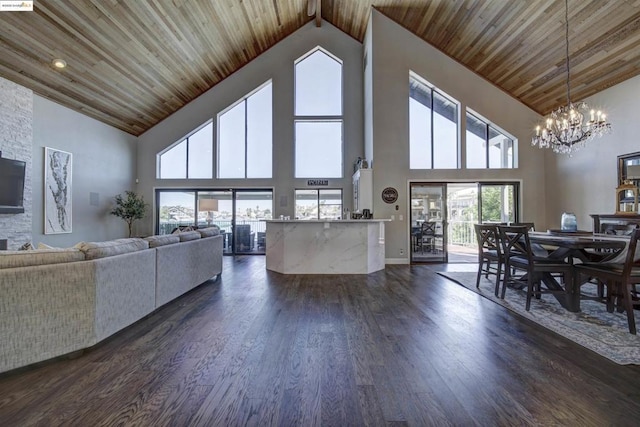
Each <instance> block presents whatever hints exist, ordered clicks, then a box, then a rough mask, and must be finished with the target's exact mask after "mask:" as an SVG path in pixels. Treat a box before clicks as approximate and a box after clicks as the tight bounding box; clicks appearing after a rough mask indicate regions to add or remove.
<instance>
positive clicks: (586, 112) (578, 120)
mask: <svg viewBox="0 0 640 427" xmlns="http://www.w3.org/2000/svg"><path fill="white" fill-rule="evenodd" d="M564 18H565V29H564V30H565V32H564V35H565V55H566V69H567V105H565V106H561V107H558V108H557V109H555V110H553V111H552V112H551V113H550V114H549V116H547V117H546V118H545V122H544V124H543V126H537V127H536V134H535V135H534V136H533V138H531V144H532V145H537V146H539V147H540V148H551V149H552V150H553V151H554V152H555V153H564V154H569V155H571V154H572V153H573V152H574V151H575V150H577V149H579V148H581V147H583V146H584V145H585V144H586V142H587V141H590V140H591V139H593V138H595V137H596V136H602V135H604V134H606V133H609V132H611V124H609V123H608V122H607V116H606V114H603V113H602V111H597V112H596V111H595V110H590V109H589V106H588V105H587V104H586V103H585V102H578V103H576V104H574V103H572V102H571V61H570V56H569V0H565V1H564ZM585 119H586V121H585Z"/></svg>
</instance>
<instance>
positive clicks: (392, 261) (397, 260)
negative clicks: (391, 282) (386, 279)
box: [384, 258, 409, 264]
mask: <svg viewBox="0 0 640 427" xmlns="http://www.w3.org/2000/svg"><path fill="white" fill-rule="evenodd" d="M384 263H385V264H409V258H385V260H384Z"/></svg>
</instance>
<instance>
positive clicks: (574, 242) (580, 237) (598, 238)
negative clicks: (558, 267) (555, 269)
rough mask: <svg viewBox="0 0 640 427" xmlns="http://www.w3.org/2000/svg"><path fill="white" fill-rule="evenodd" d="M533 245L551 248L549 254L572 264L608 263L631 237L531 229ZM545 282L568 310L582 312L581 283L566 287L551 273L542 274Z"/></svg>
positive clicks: (568, 284)
mask: <svg viewBox="0 0 640 427" xmlns="http://www.w3.org/2000/svg"><path fill="white" fill-rule="evenodd" d="M529 240H530V242H531V243H532V244H536V245H539V246H541V247H542V248H544V249H547V251H548V255H547V256H548V257H549V258H552V259H558V260H564V261H566V262H568V263H570V264H574V263H577V262H607V261H610V260H612V259H614V258H615V257H616V256H617V255H619V254H620V253H621V252H622V251H623V250H624V249H625V247H626V246H627V244H628V243H629V237H628V236H616V235H608V234H598V233H591V232H586V231H585V232H580V231H578V232H564V231H551V230H549V231H547V232H538V231H531V232H529ZM542 281H543V282H544V283H545V285H546V286H547V287H548V288H549V289H552V290H556V291H562V290H564V292H558V293H554V294H553V295H554V296H556V298H557V299H558V302H559V303H560V304H561V305H562V306H563V307H564V308H566V309H567V310H569V311H572V312H578V311H580V286H579V284H578V283H574V281H572V282H571V283H565V284H564V286H562V285H561V284H560V283H559V282H558V281H557V280H556V278H555V277H554V276H552V275H551V274H550V273H545V274H543V275H542Z"/></svg>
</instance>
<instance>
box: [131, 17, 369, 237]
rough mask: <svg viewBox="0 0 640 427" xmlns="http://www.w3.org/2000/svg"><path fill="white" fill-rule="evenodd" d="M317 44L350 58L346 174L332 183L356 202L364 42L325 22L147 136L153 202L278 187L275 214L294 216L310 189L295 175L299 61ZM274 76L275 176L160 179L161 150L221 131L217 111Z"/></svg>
mask: <svg viewBox="0 0 640 427" xmlns="http://www.w3.org/2000/svg"><path fill="white" fill-rule="evenodd" d="M316 46H322V47H323V48H325V49H326V50H328V51H329V52H331V53H332V54H334V55H335V56H337V57H338V58H340V59H341V60H343V61H344V62H343V84H344V143H345V150H344V178H342V179H330V180H329V187H330V188H340V187H342V188H344V197H343V199H344V202H345V206H350V205H351V175H352V172H353V167H352V164H353V161H354V160H355V159H356V158H357V157H358V156H362V155H363V152H364V149H363V136H362V133H363V95H362V86H363V85H362V75H363V71H362V44H360V43H359V42H358V41H356V40H354V39H353V38H351V37H349V36H348V35H346V34H344V33H343V32H341V31H340V30H338V29H337V28H335V27H333V26H332V25H331V24H329V23H327V22H325V21H323V22H322V26H321V27H320V28H317V27H316V26H315V24H314V22H310V23H308V24H307V25H305V26H304V27H302V28H301V29H299V30H298V31H296V32H295V33H293V34H292V35H290V36H288V37H287V38H285V39H284V40H282V41H281V42H280V43H278V44H277V45H275V46H274V47H272V48H271V49H269V50H268V51H266V52H265V53H263V54H262V55H260V56H259V57H258V58H256V59H255V60H253V61H251V62H250V63H249V64H247V65H245V66H244V67H243V68H241V69H240V70H238V71H236V72H235V73H234V74H232V75H231V76H229V77H228V78H227V79H225V80H224V81H222V82H221V83H219V84H218V85H216V86H215V87H214V88H212V89H210V90H209V91H207V92H205V93H204V94H203V95H201V96H200V97H198V98H197V99H195V100H194V101H192V102H191V103H189V104H187V105H186V106H185V107H183V108H182V109H180V110H179V111H177V112H176V113H174V114H172V115H171V116H169V117H168V118H167V119H165V120H163V121H162V122H160V123H159V124H158V125H156V126H154V127H153V128H151V129H150V130H148V131H147V132H145V133H144V134H143V135H141V136H140V137H139V142H140V144H139V146H138V147H139V150H138V173H139V174H138V178H139V180H140V184H139V185H138V191H139V192H140V193H141V194H143V195H144V197H145V198H146V199H148V200H152V198H153V197H154V189H156V188H216V189H228V188H274V189H275V192H274V200H275V203H274V216H275V217H277V216H279V215H289V216H291V217H293V216H294V206H295V205H294V200H293V196H294V189H296V188H306V179H294V142H293V138H294V132H293V100H294V92H293V76H294V74H293V73H294V69H293V64H294V61H295V60H296V59H298V58H299V57H301V56H302V55H304V54H305V53H307V52H308V51H310V50H311V49H313V48H315V47H316ZM269 79H272V81H273V87H272V89H273V145H274V147H273V178H272V179H248V180H237V179H199V180H158V179H156V154H157V153H159V152H160V151H162V150H163V149H164V148H166V147H168V146H170V145H171V144H173V143H174V142H176V141H178V140H180V139H182V138H184V137H185V136H186V135H187V134H189V133H190V132H191V131H192V130H193V129H195V128H197V127H198V126H200V125H201V124H202V123H205V122H206V121H207V120H210V119H214V135H215V134H216V122H215V119H216V116H217V114H218V113H219V112H220V111H222V110H224V109H225V108H227V107H228V106H229V105H231V104H233V103H235V102H236V101H238V100H239V99H241V98H242V97H244V96H245V95H247V94H248V93H249V92H251V91H252V90H254V89H255V88H256V87H258V86H260V85H261V84H263V83H264V82H266V81H267V80H269ZM214 175H215V172H214ZM319 178H321V177H319ZM281 196H285V197H286V200H287V204H286V206H281V205H280V200H281V199H280V198H281ZM141 230H144V233H152V232H153V231H154V230H153V222H152V221H151V220H147V221H145V223H144V226H143V228H142V229H141Z"/></svg>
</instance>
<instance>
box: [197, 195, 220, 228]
mask: <svg viewBox="0 0 640 427" xmlns="http://www.w3.org/2000/svg"><path fill="white" fill-rule="evenodd" d="M198 210H199V211H200V212H207V227H210V226H211V220H212V219H213V215H212V214H211V212H213V211H217V210H218V200H217V199H200V201H199V207H198Z"/></svg>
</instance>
